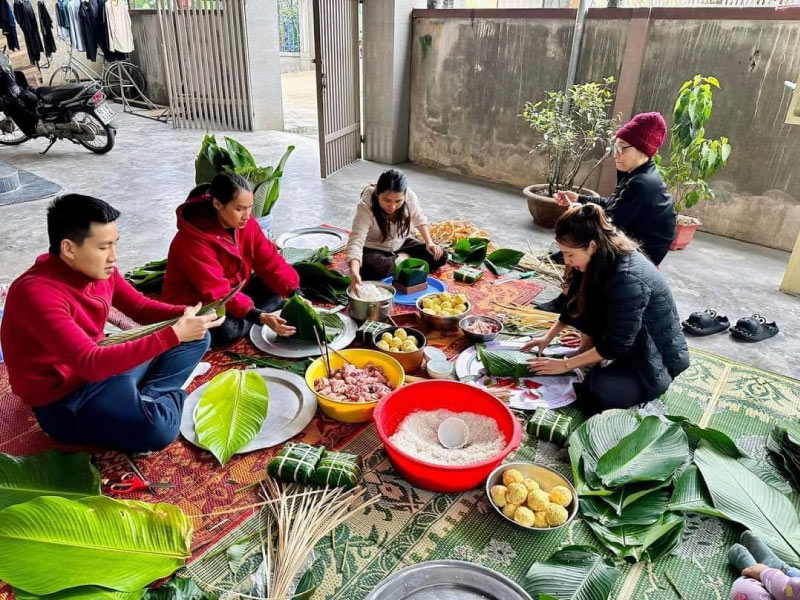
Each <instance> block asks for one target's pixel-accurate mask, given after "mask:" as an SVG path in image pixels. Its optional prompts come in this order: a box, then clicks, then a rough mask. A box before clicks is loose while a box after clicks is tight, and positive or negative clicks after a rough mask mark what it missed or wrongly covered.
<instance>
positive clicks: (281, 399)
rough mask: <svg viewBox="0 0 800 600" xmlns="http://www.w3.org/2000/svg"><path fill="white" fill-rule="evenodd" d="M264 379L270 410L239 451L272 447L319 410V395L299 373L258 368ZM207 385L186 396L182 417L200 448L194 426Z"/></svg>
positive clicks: (300, 428) (184, 432) (186, 433)
mask: <svg viewBox="0 0 800 600" xmlns="http://www.w3.org/2000/svg"><path fill="white" fill-rule="evenodd" d="M256 372H257V373H258V374H259V375H261V376H262V377H263V378H264V381H266V383H267V390H268V391H269V409H268V410H267V418H266V420H265V421H264V424H263V425H262V426H261V430H260V431H259V432H258V435H256V437H255V438H254V439H253V441H252V442H250V443H249V444H247V446H245V447H244V448H241V449H240V450H239V451H238V452H237V453H236V454H244V453H245V452H252V451H253V450H261V449H262V448H271V447H272V446H277V445H278V444H282V443H283V442H285V441H286V440H288V439H290V438H292V437H294V436H296V435H297V434H298V433H300V432H301V431H303V429H305V428H306V426H307V425H308V424H309V423H310V422H311V419H313V418H314V413H315V412H316V411H317V397H316V396H315V395H314V394H313V393H312V392H311V390H309V389H308V386H307V385H306V382H305V380H304V379H303V378H302V377H300V376H299V375H295V374H294V373H289V372H288V371H282V370H280V369H270V368H265V369H256ZM207 387H208V384H207V383H206V384H204V385H201V386H200V387H199V388H197V389H196V390H195V391H193V392H192V393H191V394H189V397H188V398H186V402H185V403H184V405H183V415H182V416H181V435H183V437H184V438H186V439H187V440H188V441H189V442H191V443H192V444H194V445H195V446H198V447H201V448H202V446H200V444H199V443H198V440H197V432H196V431H195V429H194V413H195V410H197V403H198V402H199V400H200V397H201V396H202V395H203V392H204V391H205V389H206V388H207Z"/></svg>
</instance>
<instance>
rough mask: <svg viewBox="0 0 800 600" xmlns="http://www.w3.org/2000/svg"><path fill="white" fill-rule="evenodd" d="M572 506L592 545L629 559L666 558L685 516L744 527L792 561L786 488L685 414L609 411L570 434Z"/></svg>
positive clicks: (794, 537) (799, 523) (798, 550)
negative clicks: (708, 517) (575, 494)
mask: <svg viewBox="0 0 800 600" xmlns="http://www.w3.org/2000/svg"><path fill="white" fill-rule="evenodd" d="M569 455H570V462H571V463H572V472H573V477H574V480H575V487H576V490H577V491H578V494H579V496H580V498H581V502H580V508H581V512H582V513H583V516H584V517H585V518H586V522H587V524H588V525H589V527H590V528H591V529H592V531H593V532H594V534H595V536H596V537H597V539H598V540H599V541H600V542H601V543H602V544H603V545H604V546H605V547H606V548H608V549H609V550H610V551H611V552H612V553H613V554H614V555H616V556H617V557H620V558H624V559H626V560H629V561H634V562H637V561H640V560H649V561H653V560H656V559H657V558H659V557H661V556H664V555H666V554H668V553H669V552H670V551H671V550H672V549H674V548H675V547H676V546H677V545H678V544H679V543H680V539H681V533H682V531H683V529H684V526H685V519H684V513H687V512H696V513H702V514H707V515H712V516H716V517H719V518H722V519H726V520H729V521H732V522H734V523H737V524H739V525H742V526H744V527H746V528H747V529H750V530H751V531H752V532H753V533H754V534H755V535H757V536H758V537H760V538H761V539H763V540H764V542H765V543H766V544H767V545H768V546H769V547H770V548H771V549H772V550H773V551H774V552H775V553H776V554H778V556H780V557H781V558H782V559H783V560H785V561H786V562H788V563H790V564H795V563H800V520H798V515H797V511H796V510H795V509H794V507H793V505H792V502H791V500H790V499H789V498H788V496H787V494H789V493H790V492H791V488H790V487H789V485H788V484H787V483H786V481H784V480H783V479H782V478H781V477H780V476H778V475H777V474H776V473H775V472H774V471H772V470H771V469H770V467H769V466H768V465H767V464H765V463H764V462H763V461H758V460H756V459H754V458H753V457H752V456H749V455H748V454H747V453H745V452H744V451H743V450H742V449H741V448H739V447H738V446H737V444H736V443H735V442H734V441H733V440H731V439H730V438H729V437H728V436H727V435H725V434H724V433H722V432H721V431H717V430H714V429H704V428H701V427H698V426H697V425H694V424H693V423H691V422H690V421H688V420H687V419H685V418H683V417H667V418H662V417H658V416H648V417H644V418H642V417H640V416H638V415H637V414H635V413H633V412H630V411H623V410H609V411H605V412H604V413H602V414H599V415H596V416H594V417H592V418H591V419H589V420H588V421H586V422H585V423H584V424H583V425H581V426H580V427H579V428H578V429H576V430H575V432H574V433H573V434H572V435H571V436H570V447H569Z"/></svg>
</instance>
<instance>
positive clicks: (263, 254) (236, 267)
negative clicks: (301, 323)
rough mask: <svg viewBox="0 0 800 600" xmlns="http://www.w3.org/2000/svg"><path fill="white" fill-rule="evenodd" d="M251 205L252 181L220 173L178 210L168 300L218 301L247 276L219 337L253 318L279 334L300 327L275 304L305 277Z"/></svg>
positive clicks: (236, 333) (244, 329) (242, 330)
mask: <svg viewBox="0 0 800 600" xmlns="http://www.w3.org/2000/svg"><path fill="white" fill-rule="evenodd" d="M252 209H253V192H252V188H251V186H250V184H249V182H248V181H247V180H246V179H244V178H243V177H241V176H239V175H235V174H233V173H220V174H219V175H217V176H216V177H214V179H213V180H212V181H211V183H210V184H202V185H199V186H197V187H196V188H195V189H194V190H192V191H191V193H190V194H189V198H188V199H187V200H186V202H184V203H183V204H182V205H181V206H179V207H178V209H177V211H176V212H177V215H178V233H177V234H176V235H175V238H174V239H173V240H172V244H171V245H170V248H169V256H168V258H167V272H166V274H165V276H164V287H163V291H162V296H163V300H164V301H165V302H173V303H180V304H194V303H195V302H198V301H199V302H203V303H208V302H213V301H214V300H218V299H219V298H222V297H224V296H225V295H226V294H227V293H228V292H230V291H231V290H232V289H233V288H234V287H236V286H237V285H239V284H240V283H241V282H243V281H246V282H247V284H246V285H245V287H244V289H243V290H242V291H241V292H240V293H238V294H236V296H234V297H233V299H232V300H231V301H230V302H228V304H226V305H225V310H226V317H227V318H226V319H225V323H224V324H223V325H222V326H221V327H218V328H217V329H215V330H213V333H212V341H213V342H214V343H216V344H227V343H230V342H232V341H234V340H236V339H238V338H240V337H242V336H243V335H245V334H247V333H248V332H249V331H250V327H251V326H252V325H261V324H263V325H267V326H268V327H270V328H271V329H272V330H273V331H275V332H276V333H277V334H278V335H292V334H293V333H294V327H290V326H288V325H286V322H285V321H284V320H283V319H281V318H280V317H279V316H278V315H277V314H274V313H273V312H272V311H275V310H277V309H278V308H280V307H281V306H282V304H283V301H284V300H283V299H284V298H286V297H288V296H291V295H294V294H297V293H298V287H299V283H300V278H299V277H298V275H297V272H296V271H295V270H294V269H293V268H292V267H291V266H290V265H289V264H288V263H287V262H286V261H285V260H284V259H283V257H282V256H281V255H280V253H279V252H278V249H277V248H276V247H275V245H274V244H273V243H272V242H270V241H269V240H268V239H267V238H266V236H265V235H264V233H263V232H262V231H261V228H260V227H259V226H258V223H257V222H256V220H255V219H251V218H250V217H251V214H250V213H251V211H252Z"/></svg>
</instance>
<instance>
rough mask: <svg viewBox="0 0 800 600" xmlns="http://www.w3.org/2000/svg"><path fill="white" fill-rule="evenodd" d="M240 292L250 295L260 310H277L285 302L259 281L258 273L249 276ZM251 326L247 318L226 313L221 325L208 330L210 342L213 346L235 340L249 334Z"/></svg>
mask: <svg viewBox="0 0 800 600" xmlns="http://www.w3.org/2000/svg"><path fill="white" fill-rule="evenodd" d="M242 293H243V294H246V295H248V296H250V298H252V299H253V304H255V307H256V308H257V309H258V310H260V311H262V312H272V311H274V310H278V309H279V308H280V307H282V306H283V305H284V303H285V300H284V299H283V298H281V297H280V296H278V295H276V294H275V292H273V291H272V290H271V289H270V288H269V286H267V284H265V283H264V282H263V281H261V278H260V277H258V275H253V276H252V277H251V278H250V281H248V282H247V285H246V286H244V289H243V290H242ZM252 326H253V324H252V323H251V322H250V321H248V320H247V319H244V318H239V317H233V316H231V315H227V316H226V317H225V322H224V323H223V324H222V325H220V326H219V327H215V328H214V329H210V330H209V331H210V332H211V343H212V344H213V345H215V346H222V345H226V344H230V343H231V342H235V341H236V340H238V339H239V338H241V337H244V336H245V335H247V334H249V333H250V328H251V327H252Z"/></svg>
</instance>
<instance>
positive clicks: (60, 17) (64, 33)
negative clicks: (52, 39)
mask: <svg viewBox="0 0 800 600" xmlns="http://www.w3.org/2000/svg"><path fill="white" fill-rule="evenodd" d="M56 20H57V21H58V37H59V38H61V39H62V40H64V41H66V40H68V39H69V9H68V8H67V0H57V1H56Z"/></svg>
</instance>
